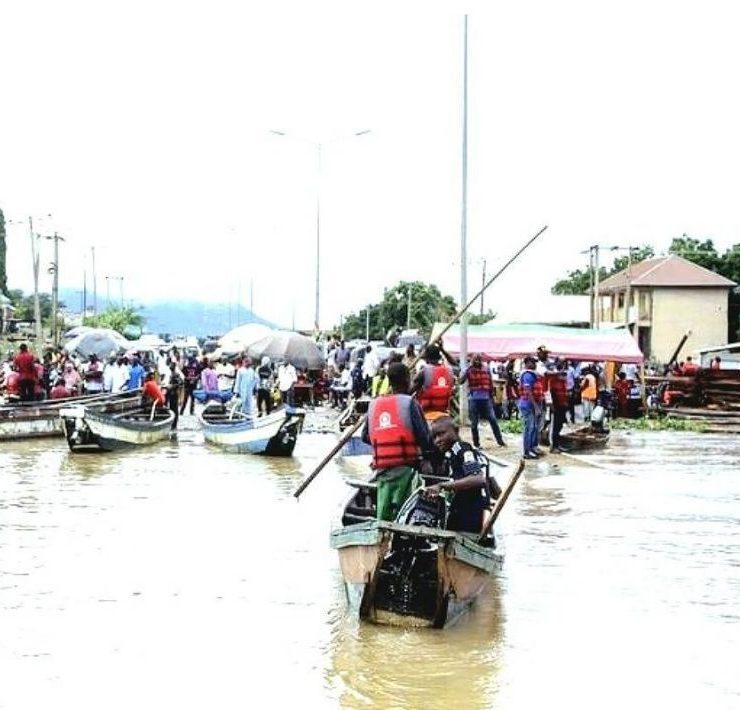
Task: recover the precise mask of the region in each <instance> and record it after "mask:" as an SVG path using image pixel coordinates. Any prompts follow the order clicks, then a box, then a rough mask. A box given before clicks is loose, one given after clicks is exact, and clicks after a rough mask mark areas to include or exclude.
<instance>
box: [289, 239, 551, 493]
mask: <svg viewBox="0 0 740 710" xmlns="http://www.w3.org/2000/svg"><path fill="white" fill-rule="evenodd" d="M546 229H547V225H545V226H544V227H542V229H540V231H539V232H537V234H535V235H534V236H533V237H531V238H530V239H529V241H527V243H526V244H525V245H524V246H523V247H521V248H520V249H519V250H518V251H517V252H516V254H514V256H512V257H511V258H510V259H509V260H508V261H507V262H506V263H505V264H504V265H503V266H502V267H501V268H500V269H499V270H498V271H497V272H496V273H495V274H494V275H493V276H492V277H491V278H490V279H489V280H488V282H487V283H486V284H484V285H483V287H482V288H481V290H480V291H478V293H476V294H475V296H473V298H471V299H470V300H469V301H468V302H467V303H466V304H465V306H464V307H463V308H462V309H461V310H460V311H458V312H457V313H456V314H455V315H454V316H453V318H452V319H451V320H450V322H449V323H447V325H445V327H444V328H442V330H441V331H440V333H439V334H438V335H437V338H436V340H441V339H442V336H443V335H444V334H445V333H446V332H447V331H448V330H449V329H450V328H452V326H453V325H454V324H455V323H456V322H457V321H458V320H459V318H460V316H461V315H463V314H464V313H465V312H466V311H468V309H469V308H470V307H471V306H472V305H473V304H474V303H475V302H476V301H477V300H478V299H479V298H480V297H481V296H482V295H483V292H484V291H485V290H486V289H487V288H488V287H489V286H490V285H491V284H492V283H493V282H494V281H495V280H496V279H497V278H498V277H499V276H501V274H503V273H504V271H506V269H508V268H509V266H511V264H512V263H513V262H514V261H516V259H517V258H518V257H519V256H520V254H521V253H522V252H523V251H525V250H526V249H527V248H528V247H529V246H530V245H532V244H533V243H534V241H535V240H536V239H538V238H539V237H540V235H541V234H542V233H543V232H544V231H545V230H546ZM417 359H418V358H417ZM365 419H366V416H365V417H360V418H359V419H358V420H357V422H356V423H355V424H353V425H352V426H351V427H348V428H347V429H345V431H344V434H343V435H342V437H341V438H340V439H339V441H338V442H337V443H336V445H335V446H334V448H333V449H332V450H331V451H330V452H329V453H328V454H327V455H326V456H325V457H324V458H323V459H322V460H321V463H320V464H319V465H318V466H317V467H316V468H315V469H314V470H313V472H312V473H311V474H310V475H309V476H308V478H306V480H305V481H303V483H301V485H300V486H298V488H296V490H295V491H294V492H293V496H295V497H296V498H300V496H301V493H303V491H305V490H306V488H308V486H309V485H310V484H311V482H312V481H313V479H314V478H316V476H318V475H319V474H320V473H321V471H323V470H324V468H325V467H326V464H328V463H329V461H331V460H332V459H333V458H334V457H335V456H336V455H337V454H338V453H339V452H340V451H341V449H342V447H343V446H344V445H345V444H346V443H347V442H348V441H349V440H350V438H351V437H352V435H353V434H354V433H355V432H356V431H357V430H358V429H359V428H360V427H361V426H362V425H363V424H364V423H365Z"/></svg>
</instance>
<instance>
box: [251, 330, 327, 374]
mask: <svg viewBox="0 0 740 710" xmlns="http://www.w3.org/2000/svg"><path fill="white" fill-rule="evenodd" d="M247 353H248V354H249V356H250V357H253V358H255V359H258V358H262V357H264V356H265V355H267V357H269V358H270V360H272V362H280V361H281V360H287V361H288V362H290V363H291V364H292V365H294V366H295V367H300V368H301V369H303V370H320V369H321V368H322V367H324V356H323V355H322V354H321V351H320V350H319V346H318V345H316V343H315V342H314V341H313V340H312V339H311V338H308V337H306V336H305V335H301V334H300V333H294V332H292V331H290V330H275V331H273V332H272V333H271V334H270V335H267V336H266V337H264V338H262V339H261V340H258V341H257V342H256V343H252V344H251V345H250V346H249V347H248V348H247Z"/></svg>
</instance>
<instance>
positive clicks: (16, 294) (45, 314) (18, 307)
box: [8, 288, 64, 323]
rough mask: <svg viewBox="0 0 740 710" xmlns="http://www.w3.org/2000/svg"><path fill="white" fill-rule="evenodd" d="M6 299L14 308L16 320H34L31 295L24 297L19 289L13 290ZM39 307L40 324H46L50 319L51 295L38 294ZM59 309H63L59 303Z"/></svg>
mask: <svg viewBox="0 0 740 710" xmlns="http://www.w3.org/2000/svg"><path fill="white" fill-rule="evenodd" d="M8 297H9V298H10V302H11V303H12V304H13V306H14V307H15V317H16V318H18V319H19V320H29V321H32V320H34V315H33V295H28V296H24V295H23V291H21V290H20V289H19V288H14V289H11V290H10V291H9V292H8ZM39 306H40V308H41V321H42V323H45V322H48V321H49V320H50V319H51V295H50V294H48V293H40V294H39ZM59 308H60V309H61V308H64V304H63V303H60V304H59Z"/></svg>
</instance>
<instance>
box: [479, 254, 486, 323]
mask: <svg viewBox="0 0 740 710" xmlns="http://www.w3.org/2000/svg"><path fill="white" fill-rule="evenodd" d="M480 284H481V285H480V289H481V291H480V314H481V315H483V299H484V298H485V295H484V294H485V291H486V260H485V259H483V275H482V276H481V282H480Z"/></svg>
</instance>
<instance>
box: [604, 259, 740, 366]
mask: <svg viewBox="0 0 740 710" xmlns="http://www.w3.org/2000/svg"><path fill="white" fill-rule="evenodd" d="M733 286H735V284H734V283H733V282H732V281H730V280H729V279H726V278H725V277H724V276H720V275H719V274H715V273H714V272H713V271H709V270H708V269H705V268H703V267H701V266H697V265H696V264H694V263H692V262H690V261H687V260H686V259H683V258H681V257H680V256H676V255H673V254H672V255H670V256H665V257H659V258H656V259H648V260H646V261H641V262H639V263H637V264H633V265H632V266H631V267H630V268H629V269H625V270H624V271H620V272H619V273H618V274H614V275H613V276H610V277H609V278H608V279H606V280H605V281H602V282H601V284H600V286H599V293H598V294H597V299H596V300H597V303H596V308H598V309H599V313H600V319H601V323H602V325H605V326H609V325H620V324H625V323H629V325H630V328H631V330H632V333H633V334H634V335H635V336H636V338H637V342H638V344H639V346H640V349H641V350H642V352H643V353H644V354H645V356H646V357H652V358H655V359H656V360H658V361H659V362H667V361H668V360H669V359H670V357H671V355H672V354H673V351H674V350H675V349H676V346H677V345H678V343H679V341H680V340H681V338H682V337H683V335H684V334H685V333H687V332H688V331H691V334H690V335H689V338H688V340H687V341H686V345H685V346H684V348H683V352H686V351H692V350H698V349H699V348H709V347H713V346H716V345H723V344H724V343H726V342H727V330H728V299H729V292H730V289H731V288H732V287H733Z"/></svg>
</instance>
